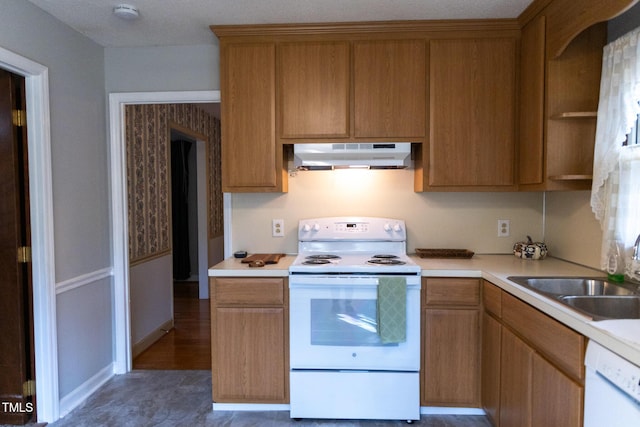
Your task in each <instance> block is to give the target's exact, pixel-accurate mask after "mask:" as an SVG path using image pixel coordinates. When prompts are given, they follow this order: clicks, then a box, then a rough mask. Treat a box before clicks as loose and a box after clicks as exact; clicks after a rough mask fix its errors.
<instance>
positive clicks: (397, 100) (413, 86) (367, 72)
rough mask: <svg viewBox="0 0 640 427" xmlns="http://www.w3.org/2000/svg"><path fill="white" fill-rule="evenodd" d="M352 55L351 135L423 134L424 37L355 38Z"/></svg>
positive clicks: (411, 135)
mask: <svg viewBox="0 0 640 427" xmlns="http://www.w3.org/2000/svg"><path fill="white" fill-rule="evenodd" d="M353 55H354V60H353V63H354V78H353V80H354V109H355V113H354V115H355V118H354V121H355V124H354V126H355V136H356V137H378V138H385V137H392V138H395V137H397V138H411V137H414V138H418V139H422V138H424V135H425V123H426V113H425V109H426V81H427V75H426V54H425V42H424V41H423V40H382V41H358V42H355V43H354V47H353Z"/></svg>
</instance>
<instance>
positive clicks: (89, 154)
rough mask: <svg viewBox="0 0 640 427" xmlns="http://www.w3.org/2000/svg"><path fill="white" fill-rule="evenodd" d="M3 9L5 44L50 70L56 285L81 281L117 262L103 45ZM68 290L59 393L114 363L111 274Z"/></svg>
mask: <svg viewBox="0 0 640 427" xmlns="http://www.w3.org/2000/svg"><path fill="white" fill-rule="evenodd" d="M1 8H2V13H0V46H1V47H3V48H5V49H8V50H11V51H13V52H15V53H17V54H19V55H21V56H24V57H26V58H29V59H31V60H33V61H35V62H38V63H40V64H42V65H44V66H46V67H48V69H49V90H50V114H51V157H52V176H53V182H52V187H53V210H54V218H53V222H54V228H55V230H54V239H55V259H56V263H55V271H56V283H60V282H65V283H67V284H69V282H71V283H73V282H74V281H75V280H76V279H78V283H80V282H82V280H80V278H81V277H82V276H84V277H85V278H86V277H87V276H86V275H91V274H92V273H95V272H97V271H104V269H108V268H109V267H110V265H111V260H110V243H109V227H110V225H109V198H108V194H109V193H108V179H107V178H108V175H107V162H106V159H107V144H106V136H105V135H106V120H105V117H106V110H105V94H104V50H103V48H102V47H101V46H99V45H97V44H95V43H94V42H92V41H91V40H89V39H87V38H86V37H84V36H82V35H81V34H79V33H77V32H76V31H73V30H72V29H70V28H69V27H68V26H66V25H64V24H62V23H60V22H59V21H58V20H56V19H54V18H53V17H52V16H51V15H49V14H47V13H45V12H43V11H42V10H41V9H39V8H37V7H35V6H33V5H32V4H31V3H29V2H27V1H25V0H2V6H1ZM85 281H86V280H85ZM53 285H54V284H51V286H53ZM67 289H69V290H67V291H65V292H63V293H59V294H58V295H57V301H56V307H57V320H58V322H57V325H58V358H59V386H60V397H64V396H65V395H67V394H68V393H69V392H71V391H73V390H74V389H76V388H77V387H79V386H80V385H82V384H83V383H85V382H86V381H87V380H89V379H90V378H91V377H92V376H94V375H95V374H96V373H97V372H99V371H100V370H101V369H104V368H105V367H107V366H108V365H110V364H111V362H112V361H113V338H112V324H111V321H112V317H113V315H112V301H111V294H112V292H111V279H110V278H107V279H104V278H102V279H97V280H95V281H92V282H90V283H87V284H85V285H82V286H80V285H79V286H77V287H74V286H70V287H67ZM89 335H90V336H91V339H90V340H89V339H88V338H87V337H88V336H89Z"/></svg>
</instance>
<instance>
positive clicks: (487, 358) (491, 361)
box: [480, 297, 502, 425]
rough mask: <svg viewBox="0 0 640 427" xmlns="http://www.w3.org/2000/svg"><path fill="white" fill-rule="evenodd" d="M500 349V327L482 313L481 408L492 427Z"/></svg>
mask: <svg viewBox="0 0 640 427" xmlns="http://www.w3.org/2000/svg"><path fill="white" fill-rule="evenodd" d="M485 298H486V297H485ZM485 308H486V307H485ZM501 349H502V325H501V324H500V322H498V321H497V320H496V319H494V318H493V317H492V316H490V315H489V314H487V313H486V312H485V313H482V362H481V372H482V374H481V381H480V382H481V385H482V387H481V396H482V406H483V407H484V411H485V412H486V414H487V416H488V417H489V418H490V419H491V421H493V423H494V425H497V424H498V420H499V419H500V365H501V364H500V359H501V354H500V353H501Z"/></svg>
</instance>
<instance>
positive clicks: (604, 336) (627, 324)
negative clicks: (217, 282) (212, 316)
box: [209, 255, 640, 366]
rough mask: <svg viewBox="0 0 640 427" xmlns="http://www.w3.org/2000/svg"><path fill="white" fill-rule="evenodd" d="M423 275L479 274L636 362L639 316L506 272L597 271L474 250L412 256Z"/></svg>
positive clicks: (242, 268) (230, 270)
mask: <svg viewBox="0 0 640 427" xmlns="http://www.w3.org/2000/svg"><path fill="white" fill-rule="evenodd" d="M294 259H295V255H288V256H286V257H284V258H282V259H281V260H280V261H279V262H278V263H277V264H271V265H266V266H264V267H258V268H251V267H248V265H247V264H242V263H241V262H240V261H241V260H237V259H234V258H230V259H226V260H224V261H222V262H220V263H219V264H217V265H215V266H213V267H211V268H210V269H209V276H211V277H216V276H225V277H251V276H254V277H274V276H275V277H286V276H287V275H288V268H289V265H291V263H292V262H293V260H294ZM413 260H414V261H415V262H416V263H417V264H418V265H420V267H421V268H422V276H423V277H478V278H483V279H486V280H488V281H490V282H491V283H493V284H495V285H497V286H499V287H500V288H502V289H503V290H505V291H507V292H509V293H510V294H512V295H514V296H516V297H518V298H520V299H521V300H523V301H525V302H527V303H528V304H530V305H532V306H534V307H536V308H537V309H538V310H540V311H542V312H544V313H546V314H548V315H549V316H551V317H553V318H554V319H556V320H558V321H560V322H562V323H563V324H565V325H567V326H569V327H570V328H572V329H574V330H576V331H577V332H579V333H581V334H583V335H585V336H586V337H587V338H589V339H592V340H594V341H596V342H598V343H600V344H602V345H603V346H604V347H607V348H609V349H610V350H612V351H613V352H615V353H617V354H619V355H620V356H622V357H624V358H626V359H628V360H629V361H631V362H632V363H634V364H635V365H638V366H640V319H638V320H635V319H634V320H607V321H600V322H594V321H592V320H591V319H590V318H589V317H586V316H583V315H581V314H580V313H578V312H576V311H574V310H572V309H570V308H569V307H567V306H565V305H563V304H562V303H560V302H557V301H555V300H553V299H552V298H547V297H544V296H542V295H540V294H538V293H535V292H533V291H531V290H528V289H527V288H524V287H522V286H520V285H518V284H516V283H514V282H512V281H510V280H507V277H509V276H589V277H594V276H595V277H597V276H604V273H603V272H602V271H599V270H595V269H591V268H588V267H584V266H580V265H577V264H573V263H570V262H566V261H562V260H559V259H555V258H547V259H544V260H542V261H531V260H522V259H519V258H516V257H514V256H513V255H474V256H473V258H471V259H435V258H419V257H417V256H416V257H413Z"/></svg>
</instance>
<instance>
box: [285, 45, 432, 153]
mask: <svg viewBox="0 0 640 427" xmlns="http://www.w3.org/2000/svg"><path fill="white" fill-rule="evenodd" d="M352 51H353V67H352V66H351V64H352V60H351V57H352V55H351V52H352ZM425 61H426V59H425V41H424V40H372V41H352V40H339V41H315V40H314V41H301V42H286V43H280V44H278V73H277V74H278V98H279V104H278V105H279V110H278V116H279V123H280V137H281V138H283V139H285V140H287V139H314V140H317V139H332V140H333V139H343V140H349V141H354V140H355V139H356V138H373V139H378V138H394V139H398V138H409V139H411V140H417V141H422V140H423V138H424V134H425V122H426V116H425V109H426V81H427V74H426V69H425ZM352 117H353V120H351V118H352ZM286 142H288V141H285V143H286ZM316 142H317V141H316Z"/></svg>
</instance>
